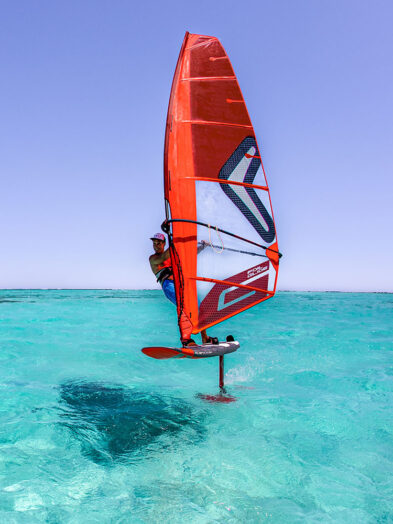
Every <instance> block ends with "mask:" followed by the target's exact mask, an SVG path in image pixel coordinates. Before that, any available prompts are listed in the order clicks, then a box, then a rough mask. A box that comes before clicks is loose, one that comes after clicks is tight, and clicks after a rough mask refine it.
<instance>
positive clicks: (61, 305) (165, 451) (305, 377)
mask: <svg viewBox="0 0 393 524" xmlns="http://www.w3.org/2000/svg"><path fill="white" fill-rule="evenodd" d="M392 311H393V295H391V294H360V293H359V294H356V293H352V294H351V293H300V292H297V293H292V292H282V293H278V294H277V295H276V297H274V298H273V299H272V300H269V301H267V302H266V303H264V304H261V305H259V306H257V307H255V308H253V309H251V310H249V311H247V312H245V313H243V314H241V315H238V316H237V317H236V318H234V319H231V320H228V321H226V322H225V323H223V324H221V325H219V326H217V327H215V328H214V329H212V330H211V333H212V334H213V335H215V336H218V337H219V338H221V339H222V338H223V337H225V335H227V334H233V335H234V336H235V338H236V339H238V340H239V341H240V343H241V347H240V349H239V350H238V351H237V352H236V353H234V354H231V355H228V356H227V357H225V381H226V384H227V392H228V395H231V396H233V397H235V399H236V400H235V401H234V402H231V403H213V402H207V401H206V400H203V398H201V395H215V394H216V393H217V392H218V359H216V358H213V359H204V360H199V361H192V360H185V359H184V360H174V359H172V360H166V361H158V360H153V359H150V358H148V357H146V356H144V355H143V354H142V353H141V351H140V349H141V348H142V347H143V346H145V345H160V344H162V345H174V344H177V341H178V333H177V328H176V313H175V309H174V307H173V306H172V305H171V304H170V303H169V302H168V301H167V300H166V299H165V298H164V297H163V295H162V293H161V291H79V290H71V291H61V290H59V291H34V290H27V291H26V290H18V291H5V290H3V291H0V373H1V374H0V522H1V523H3V522H4V523H7V524H8V523H28V524H33V523H36V522H39V523H41V522H48V523H78V524H80V523H90V522H92V523H93V522H96V523H100V524H101V523H128V522H129V523H155V522H159V523H166V522H170V523H183V522H190V523H194V522H195V523H211V522H217V523H224V522H225V523H237V522H241V523H254V522H256V523H259V522H269V523H304V522H307V523H308V522H310V523H314V522H315V523H317V522H318V523H319V522H328V523H329V522H334V523H337V522H338V523H339V522H343V523H344V522H345V523H346V524H349V523H352V522H353V523H356V524H358V523H385V522H393V358H392V357H393V315H392ZM198 339H199V338H198Z"/></svg>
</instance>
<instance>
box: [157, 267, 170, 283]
mask: <svg viewBox="0 0 393 524" xmlns="http://www.w3.org/2000/svg"><path fill="white" fill-rule="evenodd" d="M172 275H173V271H172V268H171V267H164V268H163V269H160V271H158V273H156V277H157V282H159V283H160V284H162V283H163V282H164V280H166V279H167V278H169V277H171V276H172Z"/></svg>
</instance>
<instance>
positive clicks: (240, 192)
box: [218, 136, 276, 243]
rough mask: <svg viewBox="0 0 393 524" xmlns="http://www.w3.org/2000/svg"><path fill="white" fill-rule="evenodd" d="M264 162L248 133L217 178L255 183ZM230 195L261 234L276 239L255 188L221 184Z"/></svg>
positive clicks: (268, 239)
mask: <svg viewBox="0 0 393 524" xmlns="http://www.w3.org/2000/svg"><path fill="white" fill-rule="evenodd" d="M260 165H261V160H260V154H259V151H258V146H257V143H256V141H255V138H254V137H252V136H249V137H247V138H245V139H244V140H243V141H242V143H241V144H240V145H239V146H238V147H237V148H236V150H235V151H234V152H233V153H232V155H231V156H230V157H229V159H228V160H227V161H226V162H225V164H224V165H223V167H222V168H221V171H220V173H219V175H218V178H220V179H222V180H228V181H233V182H245V183H247V184H253V183H254V179H255V176H256V174H257V171H258V169H259V167H260ZM220 185H221V188H222V190H223V191H224V193H225V194H226V195H227V197H228V198H230V199H231V201H232V202H233V203H234V204H235V205H236V206H237V207H238V208H239V209H240V211H241V212H242V213H243V215H244V216H245V217H246V218H247V220H248V221H249V222H250V224H251V225H252V226H253V228H254V229H255V230H256V231H257V233H258V235H259V236H260V237H261V238H263V240H264V241H265V242H267V243H270V242H272V241H273V240H274V238H275V236H276V231H275V228H274V222H273V219H272V217H271V216H270V214H269V212H268V211H267V209H266V208H265V206H264V205H263V203H262V202H261V200H260V199H259V197H258V195H257V193H256V191H255V189H254V188H252V187H247V186H242V185H236V184H220Z"/></svg>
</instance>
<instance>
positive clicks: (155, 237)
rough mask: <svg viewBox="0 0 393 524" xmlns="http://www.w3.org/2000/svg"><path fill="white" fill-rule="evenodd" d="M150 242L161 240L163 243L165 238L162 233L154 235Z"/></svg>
mask: <svg viewBox="0 0 393 524" xmlns="http://www.w3.org/2000/svg"><path fill="white" fill-rule="evenodd" d="M150 240H161V241H162V242H165V237H164V235H163V234H162V233H156V234H155V235H154V236H152V237H151V238H150Z"/></svg>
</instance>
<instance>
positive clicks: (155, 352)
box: [142, 340, 240, 360]
mask: <svg viewBox="0 0 393 524" xmlns="http://www.w3.org/2000/svg"><path fill="white" fill-rule="evenodd" d="M239 347H240V344H239V342H238V341H236V340H234V341H232V342H219V343H218V344H202V345H200V346H188V347H181V348H177V347H166V346H152V347H146V348H143V349H142V353H144V354H145V355H147V356H148V357H152V358H156V359H158V360H164V359H167V358H194V359H195V358H209V357H222V356H224V355H227V354H228V353H233V352H234V351H236V350H237V349H239Z"/></svg>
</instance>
